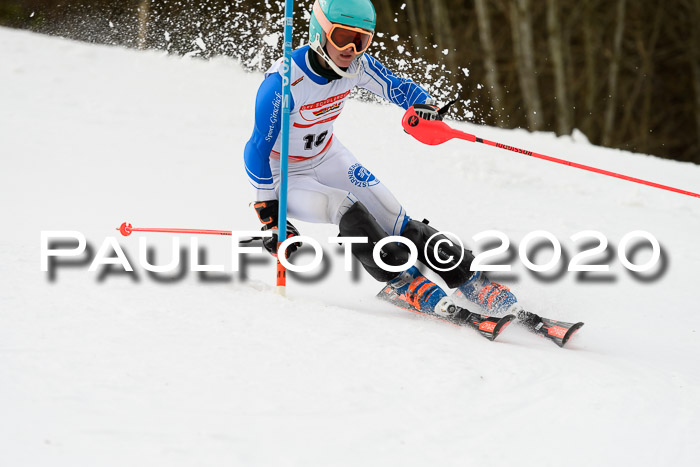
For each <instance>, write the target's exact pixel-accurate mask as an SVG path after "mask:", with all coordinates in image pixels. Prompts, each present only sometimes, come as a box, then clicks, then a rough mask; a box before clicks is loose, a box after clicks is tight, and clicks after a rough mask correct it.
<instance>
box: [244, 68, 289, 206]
mask: <svg viewBox="0 0 700 467" xmlns="http://www.w3.org/2000/svg"><path fill="white" fill-rule="evenodd" d="M290 106H291V108H293V107H294V100H293V99H292V100H291V102H290ZM281 126H282V76H281V75H280V74H279V73H272V74H270V75H269V76H268V77H267V78H265V80H264V81H263V82H262V84H261V85H260V88H259V89H258V95H257V97H256V99H255V128H254V129H253V135H252V136H251V137H250V139H249V140H248V143H247V144H246V145H245V151H244V161H245V169H246V173H247V175H248V180H249V181H250V184H251V185H252V186H253V188H255V192H256V198H255V199H256V201H268V200H271V199H277V195H276V194H275V187H274V183H273V180H272V171H271V170H270V152H271V151H272V148H273V147H274V146H275V142H276V141H277V137H278V136H279V133H280V128H281Z"/></svg>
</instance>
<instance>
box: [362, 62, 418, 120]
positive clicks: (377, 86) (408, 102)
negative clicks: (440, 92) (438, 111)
mask: <svg viewBox="0 0 700 467" xmlns="http://www.w3.org/2000/svg"><path fill="white" fill-rule="evenodd" d="M362 58H363V61H364V64H365V67H364V68H365V69H364V76H363V77H362V79H361V80H360V82H359V83H358V84H357V85H358V86H359V87H361V88H364V89H367V90H368V91H370V92H372V93H374V94H376V95H377V96H379V97H383V98H384V99H386V100H388V101H390V102H393V103H394V104H396V105H398V106H400V107H403V108H404V109H405V110H408V108H409V107H411V106H412V105H413V104H423V103H425V101H426V100H428V99H430V94H429V93H428V91H426V90H425V89H423V88H422V87H421V86H419V85H418V84H416V83H415V82H413V81H412V80H410V79H408V78H399V77H398V76H396V75H395V74H394V73H392V72H391V71H390V70H388V69H387V68H386V67H385V66H384V65H382V64H381V63H380V62H379V60H377V59H376V58H374V57H372V56H371V55H366V54H365V55H364V57H362Z"/></svg>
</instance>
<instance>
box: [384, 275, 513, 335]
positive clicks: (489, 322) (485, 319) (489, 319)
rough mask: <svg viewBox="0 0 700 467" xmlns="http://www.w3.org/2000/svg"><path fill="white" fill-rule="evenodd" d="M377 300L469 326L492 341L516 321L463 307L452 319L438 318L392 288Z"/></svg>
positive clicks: (511, 317)
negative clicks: (417, 306)
mask: <svg viewBox="0 0 700 467" xmlns="http://www.w3.org/2000/svg"><path fill="white" fill-rule="evenodd" d="M377 298H379V299H380V300H382V301H385V302H389V303H391V304H392V305H394V306H397V307H399V308H403V309H404V310H408V311H411V312H414V313H419V314H421V315H424V316H429V317H432V318H435V319H438V320H440V321H445V322H447V323H450V324H452V325H455V326H467V327H470V328H472V329H476V330H477V331H478V332H479V334H481V335H482V336H484V337H485V338H487V339H488V340H490V341H493V340H495V339H496V338H497V337H498V336H499V335H500V334H501V332H503V330H504V329H505V328H506V327H508V325H509V324H510V323H511V321H513V320H514V319H515V315H506V316H502V317H495V316H487V315H480V314H478V313H472V312H471V311H469V310H467V309H466V308H461V307H457V311H456V312H455V313H454V314H453V315H452V316H451V317H445V316H438V315H436V314H435V313H432V312H431V313H426V312H423V311H421V310H419V309H418V308H416V306H415V305H414V304H413V303H411V301H410V300H409V299H408V298H407V297H406V296H404V295H400V294H399V293H398V292H397V291H396V289H394V288H393V287H390V286H385V287H384V288H382V290H381V291H380V292H379V293H378V294H377Z"/></svg>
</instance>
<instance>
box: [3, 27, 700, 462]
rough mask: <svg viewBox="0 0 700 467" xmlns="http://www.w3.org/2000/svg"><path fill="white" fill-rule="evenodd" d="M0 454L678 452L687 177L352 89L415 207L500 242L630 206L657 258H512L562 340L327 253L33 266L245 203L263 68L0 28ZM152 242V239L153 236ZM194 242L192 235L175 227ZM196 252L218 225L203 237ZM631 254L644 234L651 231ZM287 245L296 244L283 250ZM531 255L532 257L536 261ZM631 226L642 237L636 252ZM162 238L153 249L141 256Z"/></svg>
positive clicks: (564, 235) (396, 184)
mask: <svg viewBox="0 0 700 467" xmlns="http://www.w3.org/2000/svg"><path fill="white" fill-rule="evenodd" d="M0 57H2V60H0V83H2V86H0V153H1V154H2V160H3V167H4V168H3V170H2V171H1V172H0V193H1V195H2V196H1V197H0V207H1V208H2V213H3V216H2V217H3V229H2V231H3V233H2V241H0V255H1V258H2V261H0V284H2V285H1V287H2V289H1V290H2V292H1V294H0V465H2V466H8V467H9V466H23V465H33V466H41V465H46V466H48V465H51V466H59V465H66V466H79V465H96V464H97V465H101V466H111V465H114V466H123V465H148V466H155V465H163V466H180V465H182V466H184V465H198V466H199V465H221V464H224V463H228V464H233V465H299V466H301V465H304V466H308V465H348V466H357V465H402V466H413V465H415V466H418V465H443V466H446V465H460V466H462V465H481V466H490V465H518V466H530V465H532V466H534V465H537V466H546V465H560V464H561V463H566V464H567V465H570V466H590V465H636V466H640V465H650V466H651V465H676V466H683V465H687V466H690V465H696V462H697V461H698V457H699V456H698V454H699V453H698V443H697V437H698V434H700V413H699V410H698V408H699V406H700V402H699V400H700V399H699V396H700V390H699V386H698V384H699V381H698V372H699V370H698V368H699V367H700V365H698V350H699V349H700V345H699V344H698V333H697V332H696V331H697V329H698V324H699V323H698V313H697V312H698V305H697V294H696V293H695V292H696V291H697V271H698V268H699V267H700V255H698V253H697V233H698V231H700V200H697V199H692V198H688V197H683V196H681V195H677V194H673V193H666V192H663V191H660V190H655V189H652V188H648V187H643V186H637V185H633V184H630V183H627V182H623V181H619V180H613V179H609V178H606V177H602V176H600V175H596V174H590V173H585V172H582V171H578V170H575V169H571V168H568V167H563V166H560V165H556V164H550V163H547V162H544V161H537V160H534V159H531V158H527V157H524V156H522V155H518V154H512V153H508V152H506V151H499V150H496V149H493V148H488V147H485V146H482V145H474V144H469V143H466V142H456V141H453V142H450V143H447V144H445V145H443V146H440V147H436V148H431V147H426V146H422V145H420V144H419V143H417V142H416V141H414V140H412V139H411V138H410V137H408V136H407V135H405V134H404V132H403V130H402V129H401V127H400V124H399V122H400V118H401V115H402V111H401V109H397V108H394V107H389V106H379V105H375V104H366V103H361V102H357V101H351V102H350V103H349V104H348V106H347V107H348V108H347V110H346V112H345V113H344V115H343V118H341V119H339V120H338V123H337V125H336V135H337V137H339V138H340V139H341V140H343V142H344V143H345V144H346V145H348V146H349V147H350V149H351V150H352V151H353V152H354V153H355V154H356V155H357V156H358V158H359V159H360V161H362V162H363V163H364V164H365V165H366V166H367V167H369V168H370V169H371V170H372V172H373V173H374V174H376V175H377V177H378V178H379V179H380V180H381V181H382V182H383V183H386V184H387V185H388V186H389V187H390V188H391V189H392V190H393V192H394V194H395V195H396V196H397V197H398V198H399V199H400V200H401V201H402V202H403V204H404V206H405V207H406V208H407V209H408V212H409V214H411V215H413V216H414V217H415V218H418V219H422V218H423V217H427V218H429V219H430V220H431V224H432V225H434V226H436V227H438V228H441V229H444V230H448V231H451V232H455V233H456V234H458V235H459V236H460V237H461V238H463V239H465V240H467V241H468V243H469V242H470V241H471V236H472V235H474V234H476V233H479V232H481V231H484V230H489V229H497V230H500V231H503V232H505V233H506V234H507V235H508V236H509V237H510V238H511V240H512V241H513V243H514V244H515V245H517V242H518V241H519V240H520V239H521V238H522V237H524V235H525V234H527V233H528V232H531V231H533V230H542V229H543V230H548V231H550V232H552V233H553V234H554V235H555V236H557V238H559V239H560V240H561V241H562V243H563V244H564V245H565V249H567V251H568V252H569V253H571V254H573V253H575V250H574V249H573V247H572V243H571V242H570V241H569V240H568V239H569V237H570V236H571V235H573V234H575V233H577V232H579V231H582V230H589V229H594V230H599V231H601V232H603V233H604V234H605V235H606V236H607V237H608V239H610V242H611V245H612V246H613V247H615V248H616V246H617V244H618V243H619V240H620V239H621V238H622V236H623V235H624V234H626V233H627V232H630V231H632V230H639V229H641V230H647V231H649V232H651V233H653V234H654V235H655V236H656V238H658V239H659V241H660V243H661V244H662V246H663V250H664V252H665V253H666V255H667V258H668V268H667V271H666V273H665V274H664V275H663V276H662V278H661V279H658V280H656V281H653V282H649V283H644V282H640V281H636V280H634V279H633V278H632V277H631V275H630V274H629V273H628V272H627V271H625V270H624V269H623V268H622V266H621V265H620V264H619V262H618V261H617V259H616V257H615V256H614V257H613V258H612V260H611V261H610V263H609V264H611V265H612V272H611V274H612V276H613V277H614V281H613V282H605V283H595V282H591V283H580V282H577V281H576V280H575V277H576V276H575V275H574V274H573V273H568V274H565V275H564V276H563V278H561V279H559V280H556V281H554V282H551V283H547V282H542V281H538V280H537V279H536V278H535V277H534V276H533V275H532V274H530V273H529V272H528V271H527V270H526V269H525V268H524V266H522V264H521V263H520V262H519V261H517V260H516V261H515V262H514V263H513V264H514V267H513V269H514V270H513V274H514V275H515V276H516V278H517V280H515V281H510V282H508V285H511V286H512V287H513V289H514V290H515V291H516V293H517V294H518V296H519V298H520V301H521V302H522V303H523V304H524V305H525V306H526V308H529V309H532V310H533V311H536V312H540V313H541V314H542V315H544V316H548V317H551V318H555V319H561V320H568V321H574V320H582V321H585V322H586V326H585V327H584V328H583V329H582V331H581V332H580V333H579V335H577V336H576V338H575V340H573V341H572V342H571V345H570V349H565V350H562V349H558V348H557V347H556V346H554V345H553V344H552V343H550V342H546V341H545V340H543V339H538V338H537V337H535V336H532V335H530V334H528V333H527V332H525V331H523V330H522V329H519V328H517V327H516V326H511V327H509V328H508V330H507V331H506V332H504V334H503V335H502V336H501V337H500V338H499V340H498V341H497V342H494V343H490V342H488V341H486V340H485V339H483V338H481V337H479V336H478V335H477V334H476V333H474V332H472V331H470V330H468V329H456V328H454V327H451V326H447V325H445V324H443V323H440V322H437V321H436V320H432V319H429V318H424V317H421V316H418V315H414V314H411V313H408V312H403V311H400V310H395V309H393V308H391V307H390V306H389V305H386V304H382V303H378V302H376V301H375V300H374V299H373V295H374V294H375V293H376V292H377V291H378V289H379V286H378V284H376V283H375V282H374V281H372V280H371V278H369V277H368V276H366V275H365V274H364V273H362V274H360V279H359V281H356V282H353V281H351V280H350V278H351V274H350V273H346V272H345V271H343V269H342V256H340V255H339V254H335V253H334V252H335V248H334V247H330V246H328V245H327V244H326V243H325V239H326V238H328V237H332V236H335V235H336V233H337V231H336V229H335V227H334V226H320V225H311V224H307V223H303V222H299V223H297V226H298V227H299V228H300V230H301V232H302V234H304V235H310V236H312V237H314V238H317V239H318V240H319V241H321V242H322V244H323V245H324V249H325V251H326V252H327V253H329V259H330V260H331V268H330V272H329V273H328V275H327V277H326V278H325V279H324V280H323V281H320V282H316V283H311V284H305V283H301V282H300V281H299V280H295V279H294V278H292V279H290V284H289V295H290V298H289V299H286V300H285V299H282V298H280V297H278V296H276V295H275V294H274V289H273V287H272V285H273V284H272V282H273V264H272V261H271V260H265V261H262V262H259V263H253V264H251V265H250V267H249V270H248V278H247V280H242V278H241V277H239V276H234V277H233V279H232V280H225V281H223V282H218V283H201V282H199V281H198V280H197V276H196V275H195V273H188V274H187V277H186V278H185V280H183V281H179V282H176V283H174V284H161V283H157V282H155V281H154V280H153V279H151V278H149V277H148V276H147V275H146V274H145V272H144V270H143V269H142V268H140V266H138V258H139V255H138V247H139V240H138V238H139V236H138V235H136V234H134V235H132V236H131V237H129V238H121V237H120V238H119V243H120V245H121V246H122V247H123V249H124V250H125V252H126V253H127V255H128V257H129V259H130V260H131V262H132V264H134V265H135V268H136V269H137V274H138V280H134V279H133V276H131V277H130V276H128V275H124V274H121V275H109V276H107V277H106V278H105V279H104V281H102V282H100V281H99V280H98V278H97V277H96V274H94V273H89V272H88V271H87V265H83V266H81V267H76V268H70V269H69V268H59V269H58V271H57V278H56V281H55V282H49V280H48V279H47V275H46V273H42V272H41V271H40V268H39V238H40V237H39V232H40V231H42V230H78V231H81V232H83V233H85V235H86V236H87V238H88V241H89V242H90V243H91V244H92V245H93V247H95V248H97V247H99V244H100V243H101V241H102V239H103V238H104V237H106V236H117V235H118V233H117V232H116V231H115V230H114V229H115V228H116V227H117V226H118V225H119V224H121V222H123V221H129V222H131V223H133V225H134V226H143V227H157V226H160V227H191V228H212V229H233V230H251V229H254V230H257V229H258V222H257V219H256V217H255V214H254V212H253V210H252V209H251V208H249V206H248V203H249V202H250V201H252V199H251V191H250V189H249V185H248V182H247V180H246V178H245V174H244V170H243V165H242V156H241V154H242V150H243V146H244V145H245V142H246V141H247V139H248V137H249V134H250V132H251V130H252V119H253V114H252V112H253V104H254V100H255V92H256V89H257V86H258V84H259V82H260V80H261V78H262V77H261V75H260V74H255V73H246V72H244V71H242V70H241V69H240V67H239V66H238V65H237V64H236V62H235V61H233V60H230V59H224V58H219V59H215V60H211V61H208V62H205V61H201V60H189V59H182V58H178V57H168V56H163V54H162V53H160V52H153V51H149V52H139V51H133V50H125V49H120V48H109V47H104V46H95V45H87V44H80V43H75V42H71V41H67V40H63V39H58V38H49V37H45V36H38V35H34V34H31V33H28V32H22V31H14V30H8V29H2V28H0ZM455 126H456V127H458V128H460V129H462V130H464V131H468V132H472V133H475V134H477V135H478V136H481V137H484V138H488V139H493V140H495V141H498V142H502V143H504V144H509V145H513V146H517V147H523V148H526V149H531V150H533V151H537V152H540V153H543V154H547V155H551V156H554V157H562V158H565V159H569V160H573V161H576V162H580V163H584V164H588V165H593V166H597V167H602V168H605V169H608V170H612V171H617V172H622V173H625V174H628V175H631V176H635V177H639V178H644V179H650V180H653V181H657V182H659V183H664V184H668V185H672V186H677V187H679V188H684V189H687V190H691V191H700V167H698V166H694V165H691V164H685V163H680V162H675V161H669V160H662V159H659V158H655V157H651V156H644V155H639V154H631V153H626V152H622V151H617V150H612V149H603V148H599V147H595V146H592V145H589V144H587V143H586V142H585V141H581V138H569V137H560V138H557V137H555V136H554V135H552V134H549V133H535V134H533V133H528V132H526V131H522V130H513V131H507V130H501V129H496V128H487V127H480V126H476V125H471V124H466V123H462V124H455ZM147 238H148V241H149V244H150V245H154V246H155V247H156V248H157V252H158V261H159V262H161V261H163V262H164V261H165V259H166V258H168V257H169V255H170V251H171V250H170V248H171V247H170V238H171V237H169V236H164V235H160V236H159V235H151V236H148V237H147ZM182 240H183V244H184V245H187V241H188V238H187V237H183V238H182ZM199 240H200V244H201V245H203V246H205V247H206V248H207V252H208V253H209V255H210V258H213V260H212V259H210V261H212V262H225V261H226V258H228V255H229V254H230V245H229V244H228V239H226V238H222V237H217V238H200V239H199ZM647 253H648V251H647ZM299 256H300V258H299V262H300V263H301V262H302V261H308V260H309V257H308V256H305V255H299ZM544 256H546V254H543V258H541V259H540V260H539V261H546V258H545V257H544ZM643 256H644V254H643V253H640V255H639V259H638V261H640V262H641V261H643V260H644V259H645V258H643ZM161 258H162V259H161Z"/></svg>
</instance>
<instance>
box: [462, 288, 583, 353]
mask: <svg viewBox="0 0 700 467" xmlns="http://www.w3.org/2000/svg"><path fill="white" fill-rule="evenodd" d="M452 296H453V297H454V298H455V301H459V302H462V303H463V302H464V301H465V300H466V298H465V297H464V294H462V293H461V292H460V291H459V290H457V291H455V293H453V294H452ZM516 323H518V324H521V325H522V326H524V327H525V328H526V329H527V330H528V331H530V332H532V333H534V334H537V335H538V336H541V337H544V338H546V339H549V340H551V341H552V342H554V343H555V344H557V345H558V346H559V347H564V346H565V345H566V344H567V343H568V342H569V339H571V337H572V336H573V335H574V334H576V332H577V331H578V330H579V329H581V327H582V326H583V324H584V323H582V322H578V323H567V322H565V321H557V320H553V319H549V318H543V317H542V316H539V315H537V314H535V313H530V312H528V311H525V310H523V309H520V311H518V312H517V319H516Z"/></svg>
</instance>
